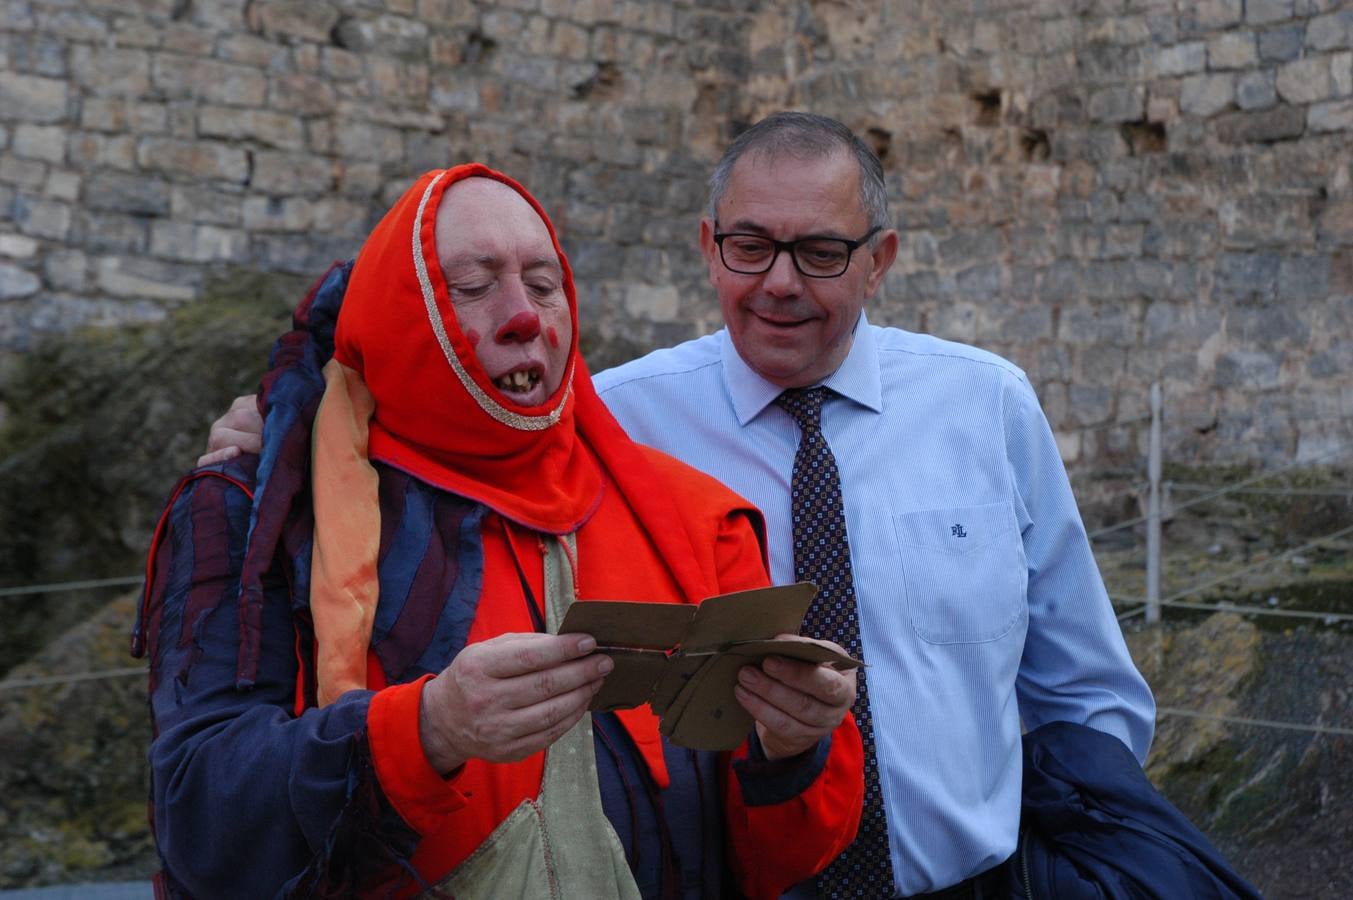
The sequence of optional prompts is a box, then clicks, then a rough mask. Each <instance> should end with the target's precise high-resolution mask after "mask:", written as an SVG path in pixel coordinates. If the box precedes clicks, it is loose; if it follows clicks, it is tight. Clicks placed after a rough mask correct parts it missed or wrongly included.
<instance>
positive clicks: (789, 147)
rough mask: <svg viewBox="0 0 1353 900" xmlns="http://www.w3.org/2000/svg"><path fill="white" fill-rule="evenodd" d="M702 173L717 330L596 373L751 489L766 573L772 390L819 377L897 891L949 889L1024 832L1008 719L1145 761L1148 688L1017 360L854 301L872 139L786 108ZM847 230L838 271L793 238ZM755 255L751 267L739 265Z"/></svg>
mask: <svg viewBox="0 0 1353 900" xmlns="http://www.w3.org/2000/svg"><path fill="white" fill-rule="evenodd" d="M710 185H711V195H710V203H709V211H708V215H707V217H706V218H705V219H704V220H703V221H701V223H700V246H701V249H702V250H703V253H704V257H705V263H706V265H707V266H708V268H709V280H710V283H711V284H713V286H714V289H715V291H716V292H717V293H718V295H719V303H720V306H721V308H722V311H723V316H724V322H725V325H726V327H725V328H724V329H723V330H722V331H719V332H718V333H716V334H713V335H710V336H708V337H704V338H700V339H698V340H694V341H689V342H687V343H684V344H681V345H679V346H677V347H673V348H671V349H668V350H659V351H657V352H655V353H651V354H649V355H648V356H645V357H644V358H642V359H639V360H637V361H635V362H631V363H628V364H626V365H623V366H619V367H617V368H614V369H611V370H609V371H606V372H603V373H601V374H600V375H598V376H596V379H595V382H596V385H597V390H598V392H599V393H600V394H601V397H602V399H603V400H605V402H606V404H607V405H608V406H609V407H610V409H611V411H612V412H614V413H615V415H616V417H617V418H618V419H619V420H620V423H621V424H622V425H624V426H625V428H626V429H627V430H628V431H629V433H630V434H631V435H632V436H633V437H634V438H635V439H636V440H638V441H640V442H642V443H646V444H650V445H652V446H654V447H658V448H659V449H662V450H665V451H666V452H668V453H670V454H672V455H673V456H676V457H677V458H679V459H681V460H684V461H685V462H687V463H689V464H691V465H693V466H695V467H696V468H698V469H702V470H704V471H705V472H707V473H709V474H711V475H713V476H715V477H716V478H718V479H719V480H721V481H723V482H724V483H725V484H727V485H729V486H730V487H732V488H733V489H734V490H736V491H738V492H739V493H741V494H742V495H743V496H745V497H747V498H748V499H749V500H751V501H752V502H754V503H756V505H757V506H759V507H761V509H762V511H763V512H764V513H765V515H766V524H767V528H768V531H769V545H770V562H771V575H772V577H773V578H774V580H775V581H776V582H777V583H785V582H791V581H793V580H794V559H793V552H792V547H793V541H792V529H791V520H790V473H791V469H792V465H793V460H794V454H795V450H796V448H797V447H798V443H799V436H800V431H799V426H798V425H797V424H796V423H795V421H794V419H793V418H791V416H790V415H789V413H787V412H786V411H785V410H784V409H782V408H780V407H779V406H777V405H776V403H775V402H774V401H775V399H776V397H777V396H778V395H779V394H780V393H781V391H783V390H785V389H786V388H797V387H808V386H814V385H819V384H820V385H824V386H826V387H828V388H830V389H831V391H832V392H834V394H835V395H836V396H834V397H833V399H832V400H831V401H829V402H828V403H827V404H826V405H825V407H824V409H823V412H822V431H823V434H824V435H825V437H826V439H827V442H828V444H829V445H830V446H831V449H832V451H833V454H834V456H835V458H836V463H837V466H838V467H839V470H840V480H841V485H842V495H843V499H844V504H845V516H846V524H847V532H848V534H849V543H850V559H851V564H852V568H853V575H854V582H855V590H856V595H857V604H858V614H859V629H860V639H861V643H862V649H863V653H864V658H865V660H866V662H867V663H868V664H869V669H868V682H869V685H870V687H869V705H870V712H871V714H872V719H873V729H874V741H875V749H876V752H877V756H878V766H879V780H880V786H881V788H882V794H883V803H884V810H885V812H886V817H887V825H888V843H889V848H890V855H891V861H892V871H893V877H894V885H893V890H894V891H895V892H896V893H897V894H900V895H902V896H907V895H914V894H923V893H927V892H935V891H941V890H943V889H946V888H951V887H953V886H955V885H958V884H960V883H963V882H965V881H966V880H969V879H972V878H973V877H974V876H977V875H980V874H981V873H983V872H985V871H987V870H989V869H991V868H993V867H995V866H998V865H999V864H1000V863H1001V862H1003V861H1004V860H1005V859H1006V858H1007V857H1009V856H1010V855H1011V853H1012V852H1013V851H1014V849H1015V845H1016V840H1017V837H1018V829H1019V804H1020V775H1021V752H1020V724H1021V720H1022V721H1023V724H1024V726H1025V727H1027V728H1029V729H1033V728H1036V727H1037V726H1039V725H1042V724H1043V723H1044V722H1049V721H1054V720H1065V721H1071V722H1075V723H1079V724H1084V725H1090V726H1092V727H1094V728H1097V729H1099V730H1101V731H1105V732H1108V733H1109V734H1112V735H1114V736H1116V737H1118V738H1119V739H1121V740H1122V741H1123V742H1124V743H1125V744H1126V745H1127V746H1128V747H1130V748H1131V749H1132V751H1133V753H1134V754H1135V755H1136V756H1137V759H1138V760H1139V761H1141V760H1144V759H1145V757H1146V751H1147V748H1148V747H1149V745H1150V742H1151V735H1152V729H1153V723H1154V716H1155V705H1154V702H1153V701H1152V698H1151V692H1150V690H1149V689H1148V687H1147V685H1146V683H1145V682H1144V681H1143V680H1142V678H1141V676H1140V675H1139V674H1138V673H1137V670H1136V668H1135V667H1134V666H1133V664H1132V660H1131V658H1130V657H1129V655H1128V652H1127V648H1126V646H1125V645H1124V643H1123V638H1122V634H1121V632H1120V631H1119V628H1118V623H1117V621H1116V619H1115V618H1114V614H1113V610H1112V608H1111V606H1110V603H1109V599H1108V596H1107V594H1106V593H1105V590H1104V585H1103V581H1102V580H1101V578H1100V576H1099V571H1098V569H1097V567H1096V565H1095V560H1094V557H1093V555H1092V554H1091V551H1090V545H1089V542H1088V541H1087V539H1086V536H1085V529H1084V526H1083V525H1082V523H1081V519H1080V515H1079V513H1078V511H1077V508H1076V503H1075V499H1074V497H1073V496H1072V494H1071V488H1070V484H1069V482H1068V480H1067V476H1066V471H1065V469H1064V467H1063V465H1062V461H1061V458H1060V456H1059V455H1058V452H1057V445H1056V443H1055V442H1054V440H1053V436H1052V431H1051V429H1050V428H1049V426H1048V423H1047V420H1046V419H1045V418H1044V416H1043V413H1042V410H1041V409H1040V407H1039V404H1038V399H1037V397H1035V395H1034V392H1033V389H1032V388H1031V387H1030V385H1029V380H1028V378H1027V377H1026V376H1025V374H1024V373H1023V372H1022V371H1021V370H1020V369H1018V368H1017V367H1015V366H1014V365H1012V364H1011V363H1009V362H1007V361H1006V360H1004V359H1001V358H1000V357H998V356H995V355H993V354H990V353H987V352H984V351H982V350H978V349H975V348H973V347H968V346H964V345H962V344H956V343H952V342H949V341H942V340H939V339H937V338H934V337H930V336H928V335H923V334H912V333H909V332H906V331H901V330H899V329H896V328H880V327H878V326H874V325H870V324H869V322H868V320H867V319H866V317H865V314H864V305H865V301H866V300H867V299H868V298H869V297H871V296H873V294H874V293H875V291H876V290H877V289H878V287H879V285H880V284H881V283H882V281H883V277H884V275H885V273H886V272H887V270H888V268H889V266H890V265H891V264H892V262H893V259H894V257H895V256H896V254H897V248H898V235H897V232H896V231H895V230H894V229H893V228H892V227H891V224H892V223H891V219H890V218H889V216H888V210H887V194H886V191H885V187H884V182H883V171H882V167H881V166H880V165H879V162H878V160H877V159H876V158H875V157H874V156H873V154H872V153H871V152H870V151H869V150H868V148H867V147H866V146H865V145H864V144H863V143H862V142H861V141H860V140H859V138H857V137H856V136H855V135H853V134H852V133H851V132H850V131H849V130H848V129H846V128H845V126H843V125H841V124H840V123H838V122H835V121H833V120H831V119H825V118H822V117H819V116H811V115H806V114H801V113H779V114H776V115H773V116H771V117H769V118H767V119H764V120H762V121H761V122H759V123H758V124H756V125H755V126H753V127H752V128H751V129H750V130H749V131H748V132H746V133H744V134H743V135H742V136H741V137H739V138H738V139H737V140H736V141H735V142H734V143H733V144H732V146H730V147H729V149H728V151H727V152H726V153H725V154H724V157H723V160H722V161H721V162H720V163H719V166H718V168H717V169H716V170H715V173H714V176H713V177H712V178H711V181H710ZM743 235H750V236H752V237H753V238H760V240H748V241H746V243H745V244H739V243H738V242H741V241H744V238H743V237H742V236H743ZM862 235H868V236H869V237H868V240H867V241H865V242H864V243H862V244H861V245H860V246H858V248H856V249H854V250H853V251H852V252H850V253H849V254H848V259H847V265H846V267H845V269H844V271H842V272H841V273H840V274H839V275H838V276H836V277H812V276H813V275H819V276H820V275H821V273H819V272H815V271H814V270H813V265H814V264H815V258H814V257H813V256H811V254H813V253H817V252H821V250H820V248H819V246H818V245H817V244H816V243H813V242H804V243H800V244H798V245H796V246H794V247H789V246H786V243H787V242H794V241H802V240H803V239H804V238H809V237H813V238H820V237H826V238H831V239H837V240H841V239H844V240H845V241H846V242H847V245H849V244H850V243H854V242H855V241H856V239H859V238H860V237H861V236H862ZM721 245H722V246H721ZM749 254H750V255H751V258H754V259H759V260H760V261H759V262H758V263H757V264H755V265H747V264H746V261H745V259H746V258H749ZM756 254H763V256H761V257H756ZM767 259H769V260H770V266H769V268H768V269H767V270H766V271H764V272H762V273H760V274H751V275H749V274H741V273H739V272H737V271H733V270H732V269H730V267H729V265H730V262H731V264H732V265H733V266H734V267H736V268H738V269H743V270H748V269H752V270H754V269H759V268H761V267H762V266H763V265H765V262H766V260H767ZM804 269H807V270H808V271H809V273H811V274H809V275H805V273H804V271H803V270H804ZM880 887H882V886H880ZM976 887H977V886H976V885H973V886H970V887H965V888H962V889H960V890H958V891H955V892H954V894H953V896H955V897H959V896H974V895H975V893H974V889H975V888H976ZM880 895H883V896H886V895H887V890H886V888H885V889H882V890H880Z"/></svg>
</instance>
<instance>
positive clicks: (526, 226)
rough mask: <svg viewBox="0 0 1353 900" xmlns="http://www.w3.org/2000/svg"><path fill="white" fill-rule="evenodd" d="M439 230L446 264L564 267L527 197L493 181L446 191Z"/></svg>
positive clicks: (468, 181)
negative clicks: (531, 262)
mask: <svg viewBox="0 0 1353 900" xmlns="http://www.w3.org/2000/svg"><path fill="white" fill-rule="evenodd" d="M434 227H435V232H434V234H435V240H436V244H437V256H438V258H439V259H440V260H441V261H442V263H443V264H444V265H446V264H448V263H452V262H455V261H457V260H461V259H465V258H490V257H491V258H495V259H500V260H510V259H511V258H513V257H517V258H520V259H527V258H532V259H547V260H549V261H551V262H553V263H554V264H555V265H556V266H557V265H558V262H559V257H558V254H557V253H555V250H554V242H553V241H552V240H551V239H550V231H549V228H547V227H546V225H545V221H544V220H543V219H542V218H541V217H540V215H539V214H538V213H537V212H536V211H535V209H534V208H532V206H531V204H530V203H528V202H527V201H526V198H525V197H523V196H522V195H521V194H519V193H517V192H516V191H515V190H513V189H512V188H510V187H508V186H507V185H505V184H503V183H502V182H500V181H495V180H494V179H492V178H480V177H476V178H466V179H464V180H463V181H458V182H456V183H455V184H453V185H451V186H450V187H449V188H447V189H446V191H445V193H443V194H442V197H441V203H440V204H439V205H438V207H437V218H436V222H435V226H434Z"/></svg>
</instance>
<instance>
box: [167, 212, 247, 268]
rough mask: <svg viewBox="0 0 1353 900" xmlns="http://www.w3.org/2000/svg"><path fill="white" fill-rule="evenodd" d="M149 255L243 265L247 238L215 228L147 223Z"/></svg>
mask: <svg viewBox="0 0 1353 900" xmlns="http://www.w3.org/2000/svg"><path fill="white" fill-rule="evenodd" d="M150 253H151V255H152V256H159V257H162V258H164V259H172V260H176V261H180V262H195V263H208V262H236V263H238V262H244V261H246V260H247V259H248V257H249V235H248V234H247V233H246V232H244V231H240V230H238V229H232V228H221V227H219V226H216V225H194V224H192V223H190V222H169V221H157V222H152V223H150Z"/></svg>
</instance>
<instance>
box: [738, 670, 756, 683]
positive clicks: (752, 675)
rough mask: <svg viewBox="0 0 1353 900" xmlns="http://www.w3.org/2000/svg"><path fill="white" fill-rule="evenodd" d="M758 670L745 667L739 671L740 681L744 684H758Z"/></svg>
mask: <svg viewBox="0 0 1353 900" xmlns="http://www.w3.org/2000/svg"><path fill="white" fill-rule="evenodd" d="M756 677H757V675H756V670H755V669H753V668H752V667H751V666H743V667H742V668H741V669H739V670H738V681H740V682H742V683H743V684H756Z"/></svg>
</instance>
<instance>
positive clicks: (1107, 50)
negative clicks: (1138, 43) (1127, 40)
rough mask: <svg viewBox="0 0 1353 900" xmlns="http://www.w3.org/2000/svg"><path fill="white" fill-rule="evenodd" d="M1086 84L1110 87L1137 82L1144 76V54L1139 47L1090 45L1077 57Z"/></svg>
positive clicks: (1082, 49)
mask: <svg viewBox="0 0 1353 900" xmlns="http://www.w3.org/2000/svg"><path fill="white" fill-rule="evenodd" d="M1077 62H1078V63H1079V64H1080V71H1081V77H1082V79H1083V80H1084V81H1085V83H1086V84H1090V85H1110V84H1120V83H1123V82H1133V81H1138V80H1140V79H1141V78H1142V76H1143V75H1144V74H1145V73H1144V72H1143V70H1144V69H1145V67H1146V66H1145V54H1144V51H1143V50H1142V48H1140V47H1120V46H1118V45H1116V44H1090V45H1088V46H1085V47H1082V48H1081V51H1080V53H1079V54H1078V56H1077Z"/></svg>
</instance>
